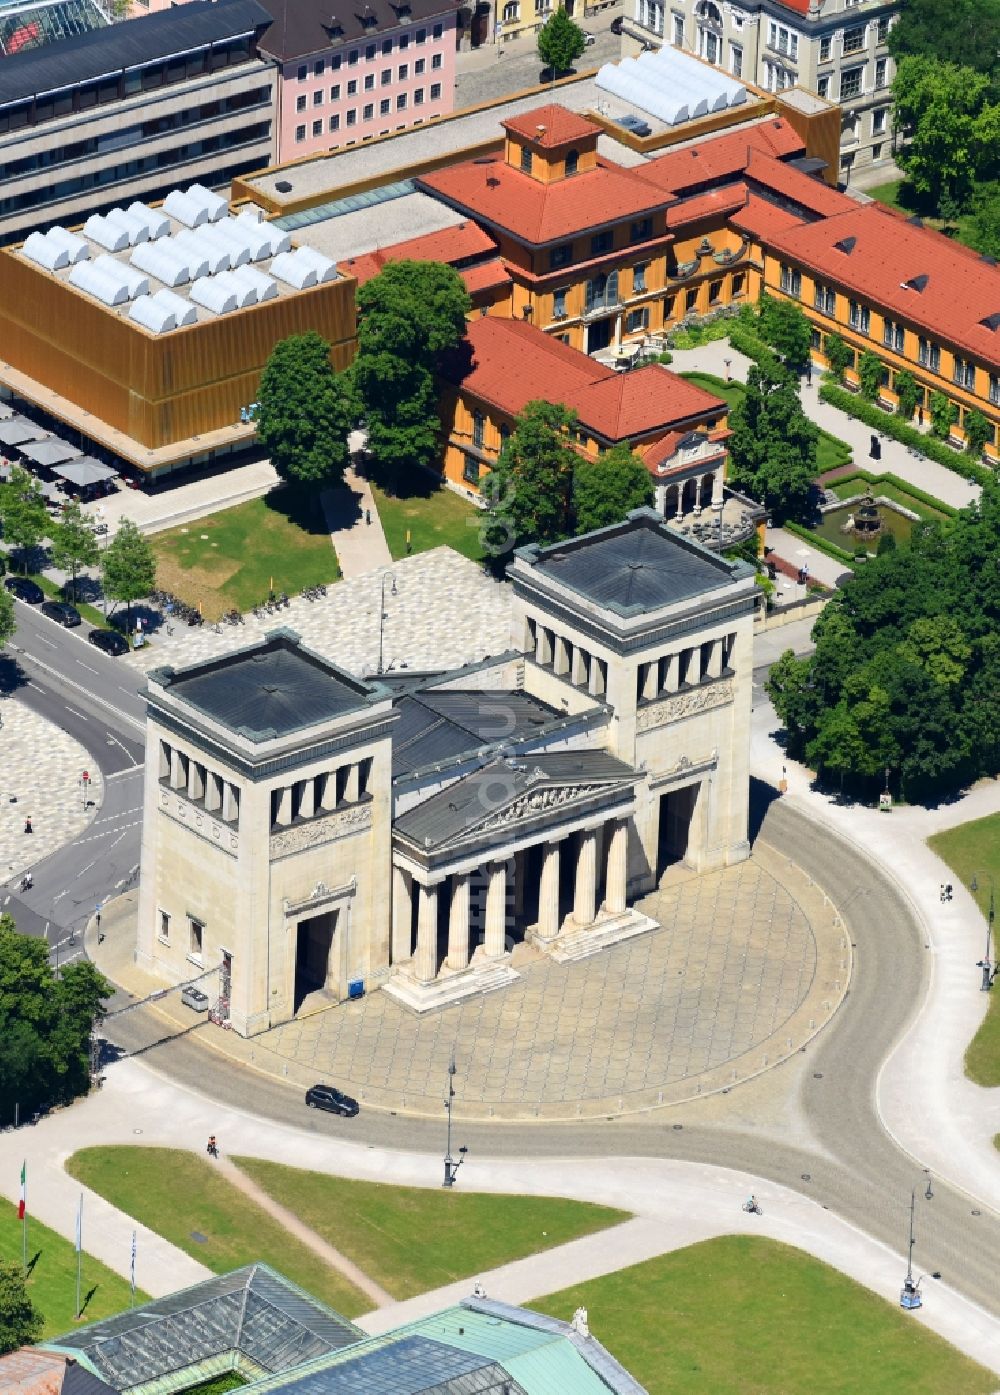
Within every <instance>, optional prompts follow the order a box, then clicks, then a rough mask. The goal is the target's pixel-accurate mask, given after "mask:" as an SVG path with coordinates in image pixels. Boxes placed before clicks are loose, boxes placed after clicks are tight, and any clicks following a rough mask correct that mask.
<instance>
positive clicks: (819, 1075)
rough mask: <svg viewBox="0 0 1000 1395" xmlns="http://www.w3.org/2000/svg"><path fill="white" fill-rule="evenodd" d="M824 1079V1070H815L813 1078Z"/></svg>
mask: <svg viewBox="0 0 1000 1395" xmlns="http://www.w3.org/2000/svg"><path fill="white" fill-rule="evenodd" d="M822 1079H823V1072H822V1071H821V1070H814V1071H813V1080H822Z"/></svg>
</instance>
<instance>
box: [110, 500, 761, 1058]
mask: <svg viewBox="0 0 1000 1395" xmlns="http://www.w3.org/2000/svg"><path fill="white" fill-rule="evenodd" d="M510 581H511V592H512V596H511V636H510V638H511V644H510V648H509V649H508V651H507V652H506V653H504V654H502V655H500V656H498V657H497V658H495V659H488V660H486V661H484V662H483V663H481V664H478V665H474V666H472V667H470V668H465V669H460V670H458V671H455V672H451V673H441V674H437V675H433V676H429V677H428V676H426V675H425V676H424V677H423V678H420V677H416V676H415V677H413V678H407V677H405V676H403V677H400V676H398V675H397V676H394V678H393V681H392V686H391V687H390V686H389V685H388V684H386V683H384V682H383V681H381V680H380V679H378V678H373V679H360V678H356V677H353V676H352V675H350V674H348V673H346V672H345V671H344V670H342V669H340V668H338V667H337V666H336V665H335V664H333V663H331V662H329V661H328V660H327V659H324V658H321V657H319V656H318V655H316V654H314V653H312V652H310V651H309V650H307V649H306V648H304V647H303V646H302V645H301V643H300V642H299V640H298V637H297V636H295V635H294V634H292V633H291V632H289V631H276V632H274V633H273V634H271V635H269V636H268V637H267V639H266V640H264V641H263V642H261V643H258V644H256V645H253V646H250V647H248V648H246V649H243V650H239V651H236V652H235V653H231V654H229V655H227V656H224V657H222V658H216V659H212V660H209V661H207V662H202V663H199V664H195V665H193V666H192V667H190V668H186V669H182V670H172V669H161V670H153V671H152V672H151V673H150V674H149V687H148V692H147V702H148V727H147V748H146V749H147V751H148V753H149V759H148V761H147V765H146V786H145V808H144V820H143V847H142V863H141V875H140V901H139V930H138V956H137V957H138V962H139V964H140V965H141V966H142V967H143V968H146V969H148V970H150V971H152V972H153V973H155V974H156V975H158V976H159V977H160V978H162V979H163V980H164V981H166V982H168V983H172V984H179V983H183V982H185V981H188V980H192V979H195V978H200V977H202V976H208V978H209V979H210V981H209V982H208V991H209V994H210V996H211V997H212V999H213V1000H214V1010H215V1012H216V1013H217V1014H218V1016H219V1017H220V1018H221V1019H223V1020H227V1021H229V1022H231V1024H232V1026H233V1027H234V1028H235V1030H237V1031H238V1032H240V1033H242V1034H243V1035H246V1036H252V1035H254V1034H255V1033H258V1032H261V1031H264V1030H266V1029H267V1028H268V1027H272V1026H275V1025H277V1024H279V1023H281V1022H287V1021H289V1020H290V1019H292V1018H295V1017H299V1016H304V1015H308V1014H309V1013H311V1012H315V1011H320V1010H323V1009H325V1008H328V1007H332V1006H334V1005H335V1004H337V1003H339V1002H341V1001H343V1000H345V999H347V998H352V997H357V996H359V995H360V994H362V993H368V992H371V991H373V990H375V989H382V990H383V991H385V992H387V993H389V994H390V995H391V996H393V997H394V998H396V999H397V1001H399V1002H401V1003H402V1004H403V1005H404V1006H405V1007H407V1008H408V1009H409V1010H410V1011H413V1012H417V1013H422V1012H427V1011H431V1010H435V1009H439V1008H443V1007H446V1006H448V1005H450V1004H452V1003H455V1002H457V1001H460V1000H461V999H462V998H465V997H468V996H472V995H476V994H480V993H483V992H487V991H490V990H493V989H499V988H502V987H504V986H505V985H506V984H508V983H511V982H513V981H514V980H516V979H517V977H518V973H517V967H516V954H515V951H516V949H517V946H518V945H519V944H520V943H522V942H527V943H529V944H531V945H533V946H534V947H535V949H536V950H537V951H538V952H540V953H542V954H546V955H548V956H550V957H551V958H553V959H555V960H556V961H565V960H571V959H579V958H583V957H586V956H587V955H590V954H595V953H598V952H600V951H601V950H603V949H605V948H606V947H608V946H609V945H612V944H615V943H618V942H620V941H622V940H623V939H627V938H630V937H632V936H635V935H640V934H643V933H645V932H646V931H647V930H649V929H651V928H652V927H653V925H654V924H655V922H653V921H652V920H650V918H649V917H648V916H647V915H645V914H644V913H643V912H642V911H641V910H640V909H639V908H638V907H637V906H636V905H635V904H634V903H635V901H636V898H638V897H641V896H642V895H643V894H644V893H645V892H647V891H649V890H651V889H652V888H653V887H655V886H657V885H658V884H659V881H660V879H661V878H662V877H663V875H664V874H665V873H666V872H667V870H668V869H669V868H671V867H672V866H674V865H675V864H677V863H683V864H685V865H687V866H688V867H689V868H691V869H692V870H693V871H696V872H702V871H707V870H710V869H712V868H718V867H724V866H727V865H729V864H732V863H736V862H739V861H741V860H742V859H744V858H745V857H746V856H747V855H748V853H749V843H748V837H747V817H748V791H749V741H750V696H751V686H752V664H753V658H752V647H753V612H754V605H755V586H754V576H753V569H752V567H750V566H749V565H748V564H747V563H744V562H732V561H727V560H726V559H724V558H722V557H720V556H718V555H717V554H715V553H712V552H710V551H708V550H707V549H705V548H703V547H701V546H700V545H699V544H697V543H694V542H692V541H690V540H689V539H687V538H686V537H682V536H679V535H678V534H676V533H674V532H672V531H671V530H670V529H669V528H668V527H667V526H666V525H665V524H664V522H663V520H662V519H661V518H660V517H659V515H658V514H657V513H656V512H655V511H654V510H651V509H643V510H638V511H637V512H635V513H633V514H631V515H630V516H629V518H628V519H627V520H626V521H625V522H624V523H622V524H619V525H617V526H615V527H613V528H607V529H602V530H600V531H598V532H596V533H591V534H587V535H585V536H584V537H582V538H575V539H572V540H570V541H568V542H565V543H560V544H557V545H555V546H553V547H548V548H538V547H529V548H524V549H522V550H520V551H519V552H518V553H517V554H516V557H515V560H514V562H513V564H512V566H511V568H510Z"/></svg>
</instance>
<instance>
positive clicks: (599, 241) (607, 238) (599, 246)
mask: <svg viewBox="0 0 1000 1395" xmlns="http://www.w3.org/2000/svg"><path fill="white" fill-rule="evenodd" d="M614 245H615V238H614V233H613V232H611V230H610V229H608V231H607V232H600V233H595V234H594V236H593V237H592V238H591V239H590V255H591V256H592V257H603V256H604V254H605V253H606V252H610V251H611V249H612V248H613V247H614Z"/></svg>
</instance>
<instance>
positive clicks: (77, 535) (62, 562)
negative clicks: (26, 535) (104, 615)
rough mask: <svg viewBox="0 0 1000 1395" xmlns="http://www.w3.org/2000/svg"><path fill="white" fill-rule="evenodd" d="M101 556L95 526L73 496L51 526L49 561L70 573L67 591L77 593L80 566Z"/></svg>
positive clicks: (93, 562) (89, 565) (92, 562)
mask: <svg viewBox="0 0 1000 1395" xmlns="http://www.w3.org/2000/svg"><path fill="white" fill-rule="evenodd" d="M99 556H100V550H99V548H98V545H97V534H96V532H95V531H94V525H93V523H91V521H90V519H89V518H88V517H87V515H86V514H85V513H84V512H83V510H82V509H81V507H80V505H79V504H78V503H77V501H76V500H75V499H72V500H70V502H69V503H68V504H67V505H66V506H65V508H64V509H63V511H62V516H61V517H60V519H59V522H58V523H56V524H55V525H54V526H53V528H52V561H53V562H54V564H55V565H56V566H57V567H59V568H61V569H62V570H63V571H66V572H69V574H70V587H71V591H70V594H71V595H73V596H74V597H75V596H76V577H77V573H78V572H79V570H80V568H81V567H92V566H94V565H95V564H96V562H97V560H98V558H99Z"/></svg>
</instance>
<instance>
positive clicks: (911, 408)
mask: <svg viewBox="0 0 1000 1395" xmlns="http://www.w3.org/2000/svg"><path fill="white" fill-rule="evenodd" d="M893 386H894V388H895V391H896V396H897V397H898V398H899V415H900V416H901V417H902V418H903V420H904V421H912V420H913V413H914V412H915V411H916V410H917V403H918V402H919V401H920V399H921V397H922V396H923V389H922V388H921V387H920V384H919V383H918V382H917V380H916V378H915V377H914V376H913V374H912V373H911V372H910V370H909V369H908V368H902V369H900V371H899V372H898V373H897V374H896V381H895V383H894V385H893Z"/></svg>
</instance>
